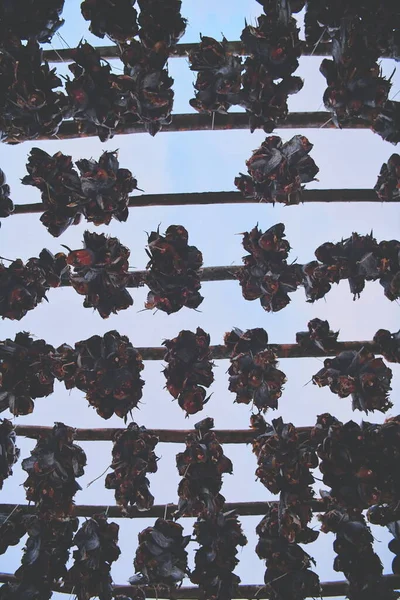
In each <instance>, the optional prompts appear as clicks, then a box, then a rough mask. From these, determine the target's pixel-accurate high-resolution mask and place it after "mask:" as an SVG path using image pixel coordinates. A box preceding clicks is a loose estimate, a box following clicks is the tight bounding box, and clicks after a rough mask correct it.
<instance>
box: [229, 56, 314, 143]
mask: <svg viewBox="0 0 400 600" xmlns="http://www.w3.org/2000/svg"><path fill="white" fill-rule="evenodd" d="M303 85H304V82H303V80H302V79H301V78H300V77H294V76H287V77H284V78H283V79H282V80H280V81H279V83H277V82H276V81H274V77H273V76H272V75H271V73H270V71H269V70H268V67H266V66H265V65H264V64H263V63H262V62H261V61H260V59H259V58H252V57H249V58H247V59H246V61H245V63H244V73H243V74H242V88H241V90H240V94H239V95H238V99H237V102H236V104H239V105H240V106H241V107H242V108H244V109H245V110H246V112H247V113H248V114H249V127H250V131H251V133H253V132H254V131H255V130H256V129H258V128H262V129H263V130H264V131H265V133H271V132H272V131H273V130H274V129H275V128H276V127H279V125H280V124H282V123H284V122H285V121H286V118H287V116H288V113H289V107H288V98H289V96H290V95H292V94H297V92H299V91H300V90H301V89H302V87H303ZM232 99H233V98H232Z"/></svg>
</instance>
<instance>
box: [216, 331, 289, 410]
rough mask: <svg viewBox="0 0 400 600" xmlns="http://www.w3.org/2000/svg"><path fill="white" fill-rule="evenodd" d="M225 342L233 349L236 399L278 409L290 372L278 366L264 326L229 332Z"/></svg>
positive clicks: (231, 369) (231, 381)
mask: <svg viewBox="0 0 400 600" xmlns="http://www.w3.org/2000/svg"><path fill="white" fill-rule="evenodd" d="M224 342H225V345H226V346H227V347H228V348H229V350H230V351H231V359H230V361H231V365H230V367H229V369H228V373H229V390H230V391H231V392H234V393H235V394H236V399H235V402H238V403H239V404H250V403H251V402H252V403H253V405H254V406H255V407H256V408H257V409H258V411H259V412H261V411H262V412H264V413H265V412H266V411H267V410H268V409H269V408H272V409H274V410H275V409H277V408H278V399H279V398H280V397H281V395H282V390H283V384H284V383H285V381H286V375H285V373H283V372H282V371H280V370H279V369H277V368H276V366H277V364H278V361H277V360H276V356H275V354H274V351H273V349H271V348H267V344H268V334H267V332H266V331H264V329H259V328H258V329H249V330H248V331H245V332H243V331H241V330H240V329H233V330H232V331H231V332H229V333H226V334H225V338H224Z"/></svg>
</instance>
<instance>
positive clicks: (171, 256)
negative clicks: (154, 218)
mask: <svg viewBox="0 0 400 600" xmlns="http://www.w3.org/2000/svg"><path fill="white" fill-rule="evenodd" d="M188 238H189V234H188V232H187V231H186V229H185V228H184V227H183V226H182V225H170V226H169V227H168V229H167V230H166V232H165V236H163V235H160V233H159V231H158V230H157V231H152V232H151V234H150V235H149V236H148V248H149V250H148V251H147V254H148V255H149V257H150V261H149V262H148V264H147V266H146V269H147V270H148V273H147V276H146V285H147V286H148V287H149V288H150V292H149V294H148V296H147V301H146V304H145V307H146V308H148V309H152V308H158V309H159V310H162V311H164V312H166V313H167V314H168V315H170V314H171V313H174V312H177V311H178V310H180V309H181V308H182V307H183V306H186V307H187V308H197V307H198V306H199V305H200V304H201V303H202V302H203V296H201V294H200V292H199V289H200V287H201V283H200V274H199V269H200V267H201V266H202V264H203V255H202V253H201V252H200V250H199V249H198V248H196V246H189V245H188Z"/></svg>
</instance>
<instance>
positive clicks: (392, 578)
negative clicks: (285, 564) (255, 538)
mask: <svg viewBox="0 0 400 600" xmlns="http://www.w3.org/2000/svg"><path fill="white" fill-rule="evenodd" d="M383 579H384V581H385V582H386V583H387V584H388V586H389V588H391V589H393V590H398V589H400V575H384V576H383ZM17 581H18V580H17V578H16V577H15V576H14V575H11V574H10V573H0V583H17ZM321 588H322V594H321V595H322V597H324V598H334V597H336V596H345V595H346V593H347V591H348V582H347V581H327V582H323V583H321ZM135 589H136V588H135V587H134V586H131V585H114V587H113V596H114V598H115V597H116V596H118V594H121V595H122V594H124V595H125V596H128V597H129V598H135V597H136V596H135ZM143 589H144V591H145V594H146V598H157V599H161V598H171V599H175V598H176V599H178V598H179V599H182V600H195V599H198V598H199V588H198V587H194V586H189V587H186V586H183V587H181V588H178V589H175V588H173V589H171V590H168V588H167V587H166V586H162V587H161V586H158V587H157V586H154V585H152V586H143ZM53 591H55V592H61V593H64V594H71V593H72V592H73V590H72V587H71V586H70V585H65V586H61V585H59V584H58V585H55V586H54V588H53ZM269 597H270V596H269V595H268V592H267V591H266V589H265V587H264V584H259V585H239V589H238V598H246V599H249V600H250V599H252V598H257V599H258V598H260V599H264V598H269Z"/></svg>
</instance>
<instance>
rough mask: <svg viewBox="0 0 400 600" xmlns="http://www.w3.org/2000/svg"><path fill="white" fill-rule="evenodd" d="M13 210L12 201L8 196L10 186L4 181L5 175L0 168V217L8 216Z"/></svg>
mask: <svg viewBox="0 0 400 600" xmlns="http://www.w3.org/2000/svg"><path fill="white" fill-rule="evenodd" d="M13 212H14V203H13V201H12V200H11V198H10V186H9V185H7V183H6V176H5V175H4V172H3V171H2V170H1V169H0V217H2V218H4V217H9V216H10V215H11V213H13Z"/></svg>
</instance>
